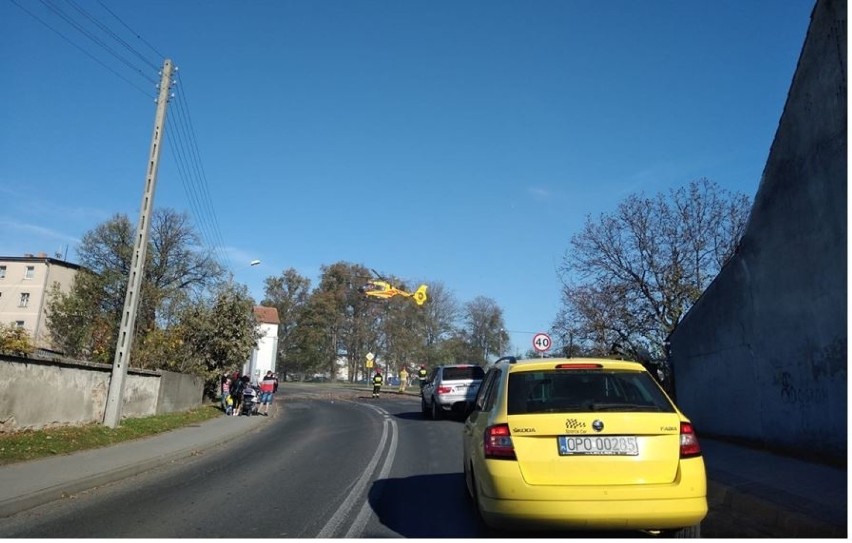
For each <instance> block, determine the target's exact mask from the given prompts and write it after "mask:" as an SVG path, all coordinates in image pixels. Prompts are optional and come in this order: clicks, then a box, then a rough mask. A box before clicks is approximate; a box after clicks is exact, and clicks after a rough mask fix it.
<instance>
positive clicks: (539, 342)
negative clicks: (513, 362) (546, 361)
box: [532, 332, 553, 353]
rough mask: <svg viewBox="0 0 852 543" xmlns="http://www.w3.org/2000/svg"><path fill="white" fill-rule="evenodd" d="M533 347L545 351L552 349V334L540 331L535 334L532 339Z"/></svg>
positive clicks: (541, 351)
mask: <svg viewBox="0 0 852 543" xmlns="http://www.w3.org/2000/svg"><path fill="white" fill-rule="evenodd" d="M532 344H533V349H535V350H536V351H537V352H540V353H543V352H544V351H547V350H549V349H550V346H551V345H553V342H552V341H550V336H548V335H547V334H545V333H541V332H539V333H538V334H536V335H534V336H533V340H532Z"/></svg>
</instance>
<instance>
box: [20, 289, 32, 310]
mask: <svg viewBox="0 0 852 543" xmlns="http://www.w3.org/2000/svg"><path fill="white" fill-rule="evenodd" d="M28 303H30V293H29V292H22V293H21V303H19V304H18V307H27V304H28Z"/></svg>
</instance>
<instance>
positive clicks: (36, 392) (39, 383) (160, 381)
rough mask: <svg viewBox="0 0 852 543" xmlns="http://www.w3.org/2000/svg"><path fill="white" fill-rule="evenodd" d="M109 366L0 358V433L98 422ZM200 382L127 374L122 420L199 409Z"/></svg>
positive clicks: (193, 377)
mask: <svg viewBox="0 0 852 543" xmlns="http://www.w3.org/2000/svg"><path fill="white" fill-rule="evenodd" d="M111 378H112V366H111V365H108V364H93V363H88V362H79V361H74V360H67V359H58V358H41V357H26V358H21V357H16V356H9V355H0V433H2V432H13V431H19V430H36V429H40V428H47V427H54V426H70V425H83V424H89V423H93V422H97V423H100V422H103V418H104V411H105V409H106V403H107V395H108V392H109V383H110V380H111ZM203 397H204V380H203V379H202V378H201V377H198V376H196V375H185V374H181V373H174V372H169V371H152V370H137V369H132V368H131V369H129V370H128V372H127V377H126V378H125V380H124V399H123V405H122V409H121V414H122V418H127V417H144V416H149V415H158V414H162V413H173V412H177V411H187V410H189V409H193V408H195V407H199V406H200V405H201V402H202V400H203Z"/></svg>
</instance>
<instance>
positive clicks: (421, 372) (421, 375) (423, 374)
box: [417, 365, 429, 388]
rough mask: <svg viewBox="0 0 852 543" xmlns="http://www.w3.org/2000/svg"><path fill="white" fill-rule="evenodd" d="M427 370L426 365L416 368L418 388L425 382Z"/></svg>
mask: <svg viewBox="0 0 852 543" xmlns="http://www.w3.org/2000/svg"><path fill="white" fill-rule="evenodd" d="M428 373H429V372H427V371H426V366H423V365H421V366H420V369H419V370H417V378H418V379H420V388H423V385H424V384H425V383H426V375H427V374H428Z"/></svg>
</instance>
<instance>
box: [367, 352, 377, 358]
mask: <svg viewBox="0 0 852 543" xmlns="http://www.w3.org/2000/svg"><path fill="white" fill-rule="evenodd" d="M375 356H376V355H374V354H373V353H367V360H372V359H373V358H374V357H375Z"/></svg>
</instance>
